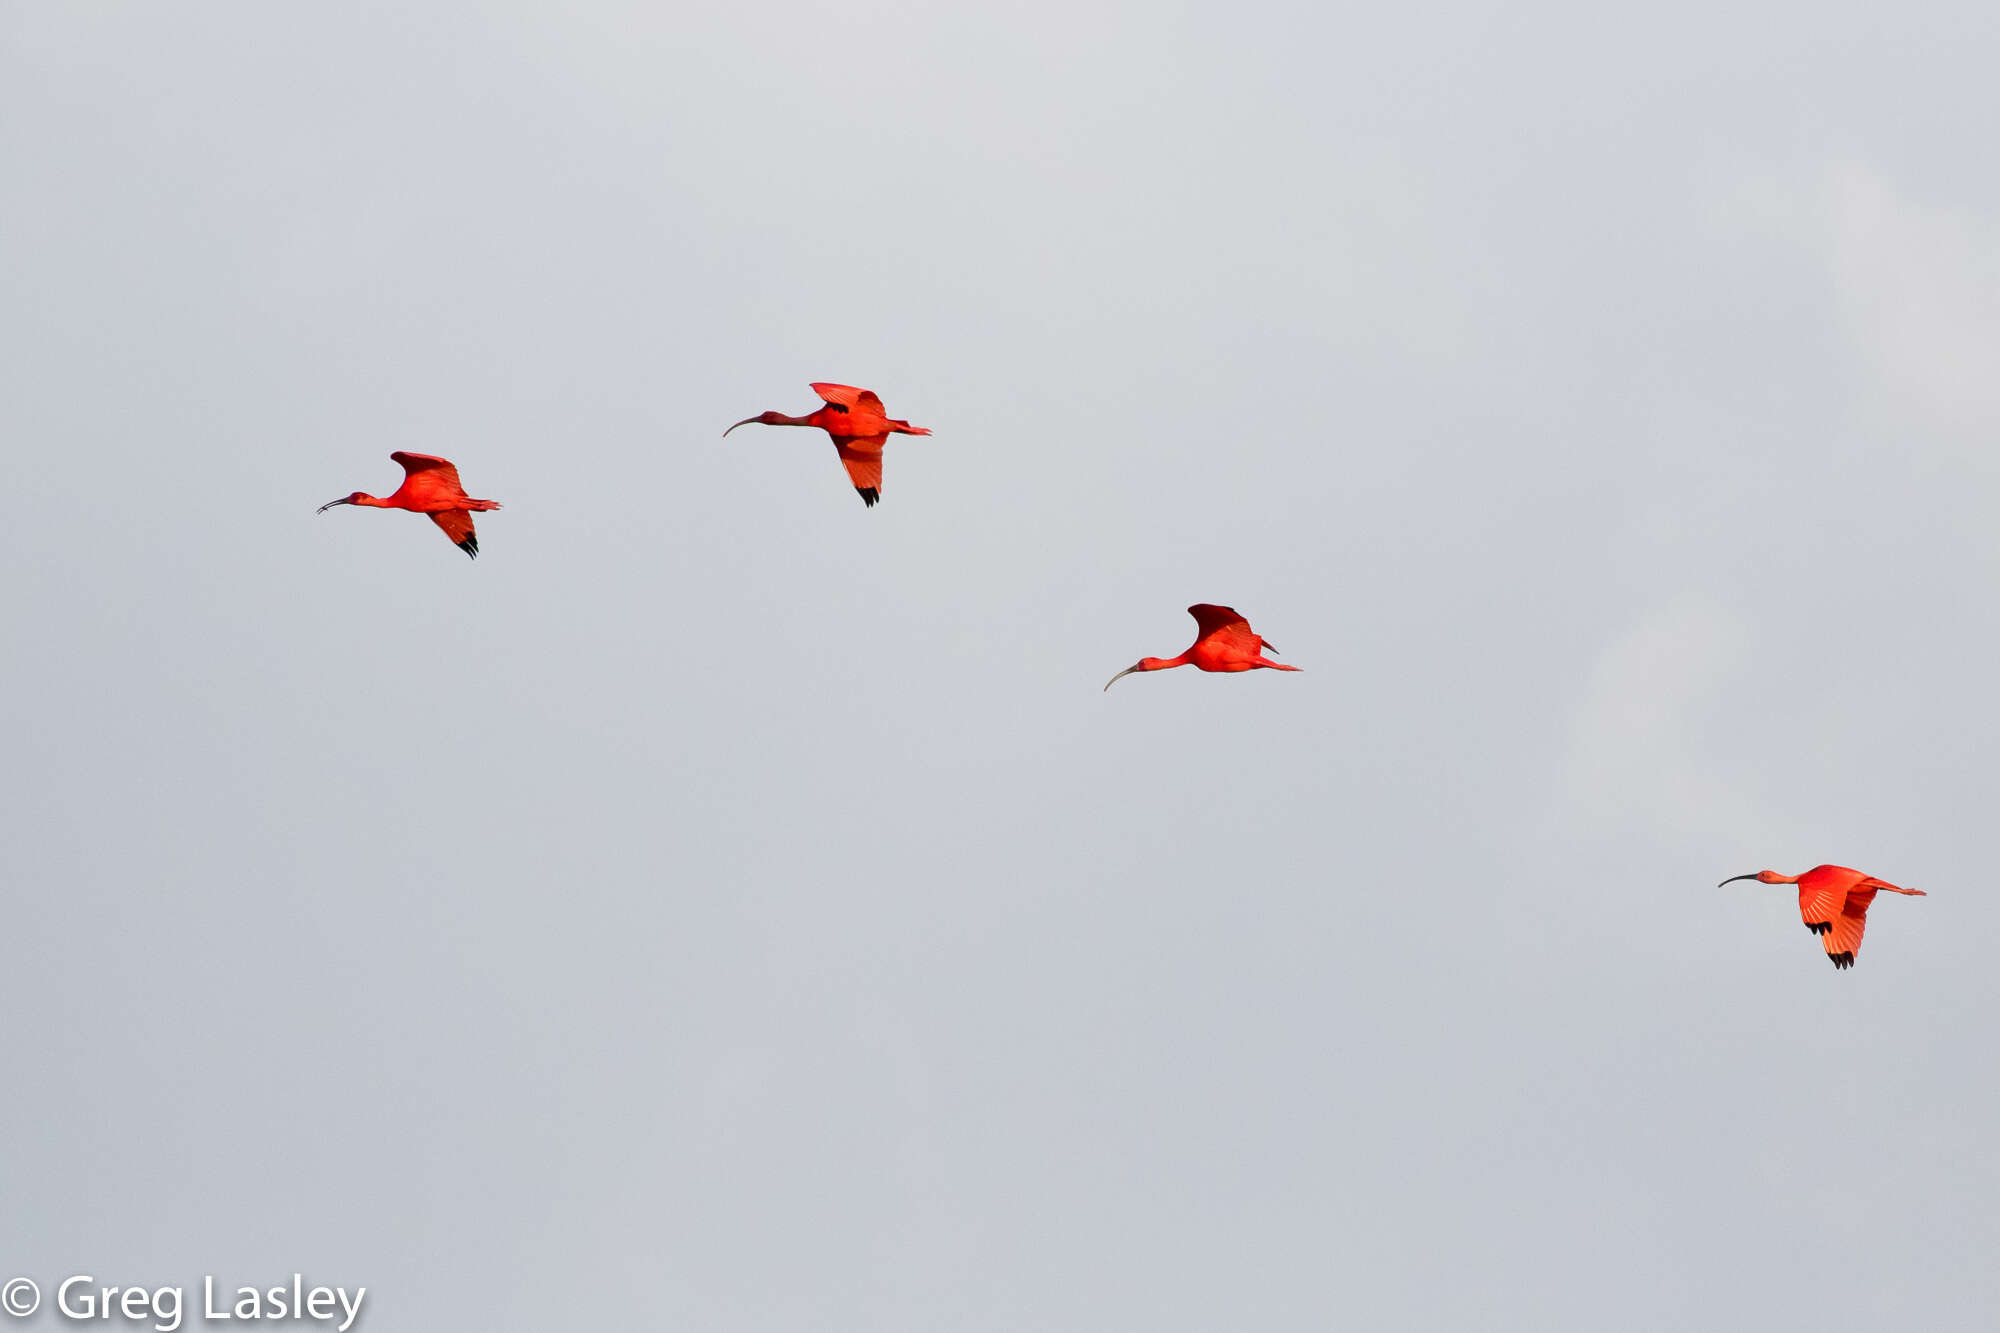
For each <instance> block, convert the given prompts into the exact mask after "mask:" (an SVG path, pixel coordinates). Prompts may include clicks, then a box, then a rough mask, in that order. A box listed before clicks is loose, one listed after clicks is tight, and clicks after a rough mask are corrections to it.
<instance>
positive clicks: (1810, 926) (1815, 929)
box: [1806, 921, 1833, 935]
mask: <svg viewBox="0 0 2000 1333" xmlns="http://www.w3.org/2000/svg"><path fill="white" fill-rule="evenodd" d="M1806 929H1807V930H1810V931H1811V932H1812V933H1813V934H1815V935H1824V934H1826V932H1828V931H1829V930H1832V929H1833V922H1831V921H1808V922H1806Z"/></svg>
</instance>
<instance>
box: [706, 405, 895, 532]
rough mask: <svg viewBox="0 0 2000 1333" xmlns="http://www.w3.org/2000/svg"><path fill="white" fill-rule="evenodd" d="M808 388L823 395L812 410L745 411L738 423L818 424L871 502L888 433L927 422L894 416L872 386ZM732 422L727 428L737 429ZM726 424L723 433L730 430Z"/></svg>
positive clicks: (879, 480) (871, 504)
mask: <svg viewBox="0 0 2000 1333" xmlns="http://www.w3.org/2000/svg"><path fill="white" fill-rule="evenodd" d="M812 391H813V392H814V393H816V394H818V395H819V396H820V397H821V398H823V399H825V400H826V406H825V407H822V408H821V409H820V410H819V411H817V412H814V413H813V414H812V415H811V416H804V417H788V416H786V415H785V414H784V413H783V412H761V413H759V414H758V415H756V416H754V417H745V418H743V420H741V421H739V422H737V423H736V426H749V425H760V426H818V427H819V428H820V429H821V430H823V431H825V432H826V433H827V434H828V435H831V436H832V437H833V447H834V448H835V449H838V450H839V451H840V461H841V462H842V463H844V464H845V465H846V466H847V475H848V477H849V478H850V479H851V480H852V481H853V482H854V489H855V490H857V491H859V492H860V493H861V503H863V504H865V505H867V506H869V507H870V508H873V507H874V505H875V502H876V501H877V500H880V499H881V498H882V446H883V445H884V444H886V443H887V442H888V439H889V437H890V436H891V435H928V434H930V430H929V428H928V427H925V426H912V425H911V424H910V423H909V422H907V421H893V420H891V419H890V417H889V414H888V413H887V411H885V410H884V409H883V407H882V400H881V399H880V398H877V397H876V396H875V391H874V390H873V389H857V388H854V387H853V386H852V385H848V384H815V385H813V386H812ZM736 426H731V427H730V428H729V430H735V429H736ZM729 430H726V431H724V432H722V433H723V435H724V436H727V435H728V434H729Z"/></svg>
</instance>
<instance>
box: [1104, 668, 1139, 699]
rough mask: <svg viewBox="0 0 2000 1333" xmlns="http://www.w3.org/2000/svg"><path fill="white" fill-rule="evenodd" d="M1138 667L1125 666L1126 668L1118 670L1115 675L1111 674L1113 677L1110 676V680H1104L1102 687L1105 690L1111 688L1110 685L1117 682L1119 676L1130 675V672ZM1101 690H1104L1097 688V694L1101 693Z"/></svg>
mask: <svg viewBox="0 0 2000 1333" xmlns="http://www.w3.org/2000/svg"><path fill="white" fill-rule="evenodd" d="M1138 669H1139V668H1138V667H1135V666H1128V667H1126V668H1125V669H1124V670H1123V671H1121V672H1119V673H1118V675H1116V676H1113V677H1112V678H1111V679H1110V680H1107V681H1105V682H1104V689H1105V690H1108V689H1110V688H1111V687H1112V686H1113V685H1116V684H1117V683H1118V681H1119V678H1120V677H1123V676H1129V675H1131V674H1132V673H1133V672H1134V671H1137V670H1138ZM1103 692H1104V690H1099V691H1098V693H1099V694H1102V693H1103Z"/></svg>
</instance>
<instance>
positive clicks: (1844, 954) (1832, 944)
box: [1820, 890, 1875, 968]
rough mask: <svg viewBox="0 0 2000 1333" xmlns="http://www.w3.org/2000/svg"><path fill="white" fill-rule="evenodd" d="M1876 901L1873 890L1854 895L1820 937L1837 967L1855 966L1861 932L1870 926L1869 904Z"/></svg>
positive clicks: (1859, 947)
mask: <svg viewBox="0 0 2000 1333" xmlns="http://www.w3.org/2000/svg"><path fill="white" fill-rule="evenodd" d="M1874 901H1875V894H1874V891H1873V890H1870V891H1868V892H1866V893H1857V894H1855V895H1853V896H1852V897H1850V898H1849V899H1848V900H1847V904H1846V906H1844V907H1842V908H1841V910H1840V915H1839V916H1837V917H1835V918H1834V919H1833V922H1832V925H1831V928H1830V929H1829V930H1828V931H1827V932H1826V934H1824V935H1822V936H1821V937H1820V943H1821V944H1823V945H1825V946H1826V956H1827V957H1828V958H1831V959H1832V960H1833V965H1834V966H1835V967H1839V968H1848V967H1853V966H1854V955H1855V954H1856V953H1858V952H1860V949H1861V932H1862V931H1864V930H1866V929H1867V928H1868V904H1870V903H1872V902H1874Z"/></svg>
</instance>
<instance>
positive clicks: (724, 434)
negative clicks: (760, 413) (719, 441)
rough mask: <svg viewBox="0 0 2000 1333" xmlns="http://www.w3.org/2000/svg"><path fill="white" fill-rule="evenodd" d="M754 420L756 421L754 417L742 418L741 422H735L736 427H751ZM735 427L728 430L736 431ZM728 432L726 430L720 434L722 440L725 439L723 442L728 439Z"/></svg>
mask: <svg viewBox="0 0 2000 1333" xmlns="http://www.w3.org/2000/svg"><path fill="white" fill-rule="evenodd" d="M756 420H757V418H755V417H745V418H743V420H741V421H739V422H737V423H736V426H748V425H752V424H754V423H755V422H756ZM736 426H731V427H730V428H729V430H735V429H736ZM729 430H726V431H724V432H722V438H723V439H725V440H726V439H728V438H729Z"/></svg>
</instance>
